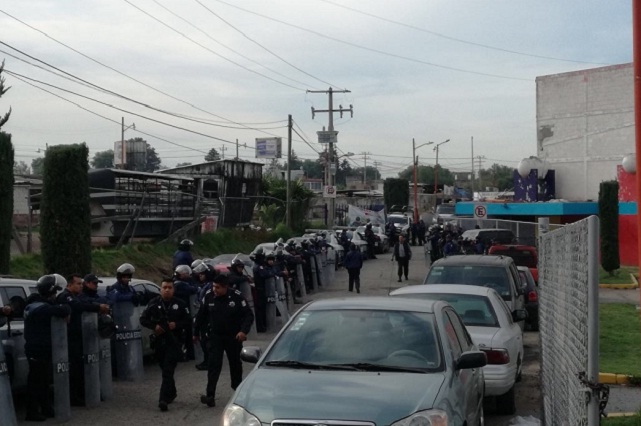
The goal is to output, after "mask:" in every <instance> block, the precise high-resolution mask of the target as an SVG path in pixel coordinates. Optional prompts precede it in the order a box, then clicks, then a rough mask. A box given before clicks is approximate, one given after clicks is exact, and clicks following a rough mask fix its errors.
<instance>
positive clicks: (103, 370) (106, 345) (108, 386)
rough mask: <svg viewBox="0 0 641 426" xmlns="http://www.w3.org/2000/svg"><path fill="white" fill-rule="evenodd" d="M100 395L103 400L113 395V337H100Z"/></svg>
mask: <svg viewBox="0 0 641 426" xmlns="http://www.w3.org/2000/svg"><path fill="white" fill-rule="evenodd" d="M98 368H99V370H100V396H101V397H102V399H103V400H105V401H106V400H108V399H111V397H113V394H114V391H113V383H112V380H113V377H112V375H111V339H100V366H99V367H98Z"/></svg>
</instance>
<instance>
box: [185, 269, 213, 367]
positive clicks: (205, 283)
mask: <svg viewBox="0 0 641 426" xmlns="http://www.w3.org/2000/svg"><path fill="white" fill-rule="evenodd" d="M196 262H199V263H196ZM192 266H193V268H192V273H193V275H194V276H195V277H197V280H198V288H199V289H198V296H197V299H198V302H197V306H198V307H200V305H202V303H203V298H204V297H205V295H206V294H207V292H209V291H211V287H212V285H213V284H212V281H213V279H214V276H215V275H216V273H215V272H214V270H213V268H210V267H209V265H207V264H206V263H205V262H204V261H202V260H199V261H196V260H195V261H194V263H192ZM192 309H198V308H197V307H195V306H190V310H192ZM193 316H195V312H193V311H192V317H193ZM190 326H191V325H190ZM191 339H192V337H191V333H190V334H189V340H190V344H192V345H193V344H194V343H193V342H191ZM200 346H201V349H202V351H203V362H201V363H200V364H196V370H207V365H208V361H209V352H208V351H207V335H206V333H204V332H203V330H201V333H200Z"/></svg>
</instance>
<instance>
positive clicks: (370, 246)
mask: <svg viewBox="0 0 641 426" xmlns="http://www.w3.org/2000/svg"><path fill="white" fill-rule="evenodd" d="M365 241H367V257H369V258H370V259H376V254H375V251H374V244H375V243H376V237H375V236H374V231H373V230H372V224H371V223H368V224H367V225H366V226H365Z"/></svg>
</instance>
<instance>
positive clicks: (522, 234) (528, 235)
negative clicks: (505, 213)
mask: <svg viewBox="0 0 641 426" xmlns="http://www.w3.org/2000/svg"><path fill="white" fill-rule="evenodd" d="M455 221H456V224H457V225H458V226H460V227H461V228H463V230H464V231H467V230H468V229H474V228H475V227H476V225H479V226H480V227H481V228H483V229H486V228H499V229H510V230H512V232H513V233H514V235H515V236H516V241H517V242H518V243H519V244H525V245H528V246H536V245H537V244H536V243H537V233H538V232H537V229H538V227H539V225H538V224H537V223H535V222H521V221H516V220H503V219H474V218H458V217H457V218H456V219H455ZM564 226H565V225H556V224H550V225H549V229H550V230H551V231H553V230H555V229H560V228H563V227H564Z"/></svg>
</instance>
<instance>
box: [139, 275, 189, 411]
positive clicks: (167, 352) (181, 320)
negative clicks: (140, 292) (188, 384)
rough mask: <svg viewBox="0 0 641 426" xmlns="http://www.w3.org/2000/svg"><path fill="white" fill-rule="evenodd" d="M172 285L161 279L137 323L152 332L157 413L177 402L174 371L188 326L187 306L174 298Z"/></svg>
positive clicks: (171, 282) (172, 283) (168, 279)
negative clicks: (157, 371) (157, 377)
mask: <svg viewBox="0 0 641 426" xmlns="http://www.w3.org/2000/svg"><path fill="white" fill-rule="evenodd" d="M174 285H175V284H174V282H173V280H172V279H171V278H165V279H163V280H162V284H161V289H160V296H157V297H155V298H153V299H152V300H151V301H150V302H149V304H148V305H147V307H146V308H145V310H144V312H143V313H142V315H141V316H140V324H141V325H142V326H143V327H146V328H149V329H150V330H153V332H154V334H153V336H154V339H153V340H154V343H153V346H154V350H155V352H156V358H157V359H158V365H159V366H160V369H161V370H162V384H161V385H160V396H159V398H158V408H160V411H167V409H168V408H167V406H168V405H169V404H171V403H172V402H173V401H174V399H176V396H177V391H176V382H175V381H174V371H175V370H176V365H177V364H178V360H179V359H180V357H181V356H182V345H183V341H184V339H183V336H184V334H185V332H186V330H187V328H188V326H190V325H191V315H190V314H189V307H188V306H187V305H186V304H185V302H183V301H182V300H181V299H179V298H177V297H175V296H174V291H175V290H174ZM189 328H190V329H191V327H189ZM190 338H191V336H190Z"/></svg>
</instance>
